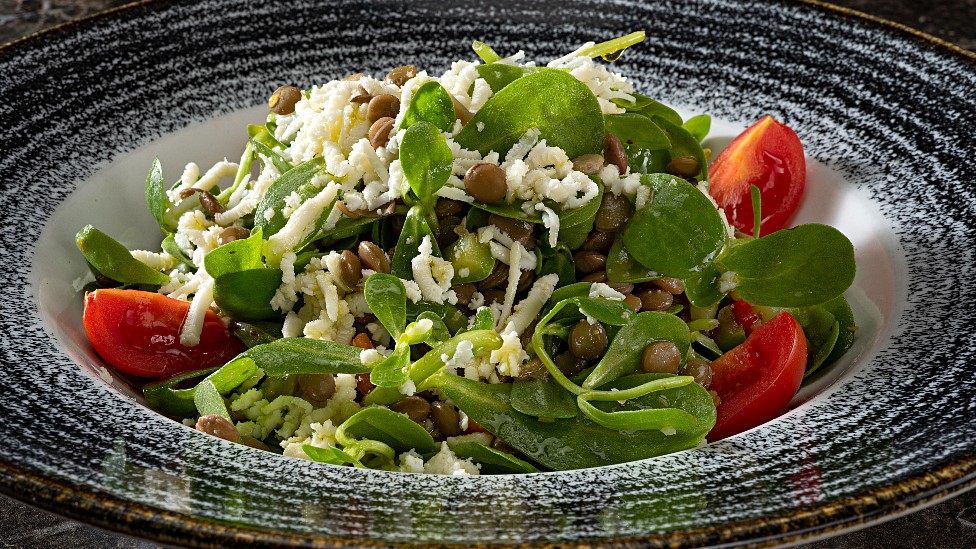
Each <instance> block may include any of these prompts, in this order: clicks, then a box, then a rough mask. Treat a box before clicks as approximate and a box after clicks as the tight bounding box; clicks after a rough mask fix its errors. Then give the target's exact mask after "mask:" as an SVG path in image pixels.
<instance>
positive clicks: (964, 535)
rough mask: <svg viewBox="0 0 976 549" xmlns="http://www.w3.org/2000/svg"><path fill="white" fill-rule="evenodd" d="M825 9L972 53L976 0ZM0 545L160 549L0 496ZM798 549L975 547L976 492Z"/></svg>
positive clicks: (4, 19)
mask: <svg viewBox="0 0 976 549" xmlns="http://www.w3.org/2000/svg"><path fill="white" fill-rule="evenodd" d="M127 3H129V2H128V0H0V44H4V43H6V42H10V41H13V40H16V39H18V38H20V37H23V36H26V35H29V34H33V33H35V32H39V31H42V30H44V29H46V28H50V27H52V26H55V25H57V24H59V23H63V22H66V21H71V20H73V19H77V18H79V17H85V16H87V15H91V14H93V13H97V12H99V11H102V10H105V9H108V8H112V7H117V6H122V5H125V4H127ZM831 3H833V4H836V5H840V6H844V7H848V8H852V9H856V10H859V11H862V12H865V13H868V14H870V15H874V16H877V17H881V18H884V19H888V20H891V21H895V22H897V23H901V24H903V25H907V26H909V27H913V28H915V29H918V30H921V31H923V32H926V33H929V34H931V35H933V36H936V37H938V38H941V39H943V40H945V41H947V42H951V43H953V44H955V45H957V46H959V47H961V48H964V49H967V50H970V51H976V0H955V1H946V0H934V1H922V0H836V1H834V2H831ZM974 94H976V91H974ZM974 137H976V136H974ZM0 544H2V545H3V546H4V547H50V548H60V547H120V548H127V549H130V548H138V549H146V548H151V547H159V544H155V543H150V542H145V541H140V540H136V539H132V538H128V537H123V536H118V535H115V534H112V533H109V532H105V531H102V530H99V529H97V528H93V527H90V526H87V525H84V524H80V523H77V522H74V521H70V520H65V519H62V518H60V517H58V516H56V515H53V514H50V513H47V512H44V511H39V510H37V509H34V508H32V507H30V506H28V505H25V504H23V503H20V502H19V501H15V500H12V499H8V498H6V497H3V496H0ZM803 547H804V548H805V549H826V548H834V547H836V548H865V549H881V548H902V547H904V548H934V547H938V548H945V549H957V548H958V549H964V548H965V549H971V548H976V490H972V491H970V492H968V493H966V494H962V495H960V496H956V497H955V498H952V499H950V500H948V501H944V502H942V503H939V504H936V505H934V506H931V507H929V508H927V509H923V510H921V511H917V512H914V513H911V514H909V515H907V516H904V517H901V518H898V519H895V520H892V521H889V522H886V523H884V524H880V525H876V526H873V527H870V528H866V529H863V530H860V531H857V532H852V533H849V534H845V535H843V536H839V537H834V538H831V539H829V540H826V541H820V542H816V543H811V544H808V545H804V546H803Z"/></svg>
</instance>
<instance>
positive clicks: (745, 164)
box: [708, 116, 807, 235]
mask: <svg viewBox="0 0 976 549" xmlns="http://www.w3.org/2000/svg"><path fill="white" fill-rule="evenodd" d="M708 174H709V188H710V191H709V192H710V194H711V195H712V197H713V198H714V199H715V201H716V202H718V205H719V207H721V208H722V209H723V210H724V211H725V216H726V217H727V218H728V220H729V223H731V224H732V226H733V227H735V228H737V229H739V230H740V231H742V232H744V233H747V234H750V235H751V234H752V230H753V223H754V220H753V211H752V194H751V186H752V185H755V186H757V187H759V191H760V193H761V197H762V198H761V200H760V202H761V214H762V220H761V221H760V223H759V230H760V232H761V234H769V233H772V232H775V231H778V230H780V229H782V228H784V227H786V224H787V223H788V222H789V220H790V218H791V217H792V216H793V213H794V212H796V209H797V208H798V207H799V205H800V199H801V198H802V197H803V189H804V187H805V186H806V179H807V166H806V159H805V158H804V156H803V145H801V144H800V138H799V137H797V136H796V133H795V132H794V131H793V130H792V129H790V128H789V127H788V126H786V125H785V124H782V123H780V122H778V121H776V120H775V119H774V118H773V117H771V116H766V117H764V118H762V119H761V120H759V121H758V122H756V123H755V124H753V125H752V126H750V127H749V128H748V129H746V131H744V132H742V133H741V134H739V136H738V137H736V138H735V139H733V140H732V142H731V143H730V144H729V146H728V147H726V148H725V150H723V151H722V152H721V153H720V154H719V155H718V157H716V158H715V161H714V162H712V165H711V166H709V168H708Z"/></svg>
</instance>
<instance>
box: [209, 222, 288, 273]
mask: <svg viewBox="0 0 976 549" xmlns="http://www.w3.org/2000/svg"><path fill="white" fill-rule="evenodd" d="M263 243H264V240H263V239H262V236H261V228H260V227H258V228H256V229H254V231H252V232H251V235H250V236H248V237H247V238H244V239H241V240H235V241H233V242H229V243H227V244H224V245H223V246H219V247H217V248H214V249H213V250H211V251H210V252H209V253H207V255H206V256H204V258H203V264H204V266H205V267H206V268H207V273H209V274H210V276H212V277H213V278H220V277H221V276H222V275H224V274H227V273H237V272H240V271H247V270H250V269H262V268H264V263H262V262H261V245H262V244H263ZM279 284H280V283H279Z"/></svg>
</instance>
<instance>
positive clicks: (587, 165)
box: [573, 154, 603, 175]
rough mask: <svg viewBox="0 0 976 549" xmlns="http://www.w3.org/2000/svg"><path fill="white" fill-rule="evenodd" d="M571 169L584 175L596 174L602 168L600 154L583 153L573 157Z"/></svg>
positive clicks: (601, 156)
mask: <svg viewBox="0 0 976 549" xmlns="http://www.w3.org/2000/svg"><path fill="white" fill-rule="evenodd" d="M573 169H574V170H576V171H578V172H583V173H585V174H586V175H596V174H598V173H600V170H602V169H603V155H602V154H584V155H582V156H578V157H576V158H575V159H573Z"/></svg>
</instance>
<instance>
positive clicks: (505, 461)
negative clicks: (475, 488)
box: [451, 442, 539, 475]
mask: <svg viewBox="0 0 976 549" xmlns="http://www.w3.org/2000/svg"><path fill="white" fill-rule="evenodd" d="M451 451H452V452H454V455H456V456H457V457H458V458H460V459H470V460H472V461H474V462H477V463H480V464H481V474H483V475H509V474H515V475H518V474H528V473H538V472H539V469H538V468H537V467H536V466H535V465H532V464H531V463H529V462H527V461H525V460H521V459H519V458H517V457H515V456H513V455H511V454H506V453H505V452H501V451H499V450H495V449H494V448H489V447H487V446H485V445H483V444H478V443H477V442H462V443H460V444H455V445H453V446H451Z"/></svg>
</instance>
